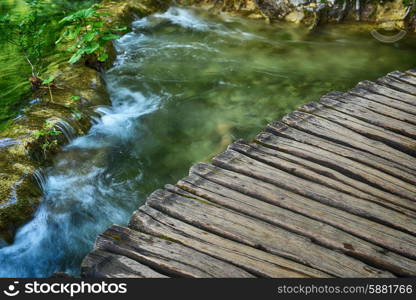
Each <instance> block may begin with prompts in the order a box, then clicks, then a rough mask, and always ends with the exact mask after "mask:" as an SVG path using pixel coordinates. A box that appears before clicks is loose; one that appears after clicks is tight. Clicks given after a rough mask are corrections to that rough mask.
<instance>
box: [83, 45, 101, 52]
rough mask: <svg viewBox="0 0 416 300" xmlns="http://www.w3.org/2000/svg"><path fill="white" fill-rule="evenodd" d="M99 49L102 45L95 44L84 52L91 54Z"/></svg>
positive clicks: (87, 47) (85, 48)
mask: <svg viewBox="0 0 416 300" xmlns="http://www.w3.org/2000/svg"><path fill="white" fill-rule="evenodd" d="M98 48H100V44H98V43H93V44H91V45H88V46H86V47H84V48H83V50H84V52H85V53H87V54H91V53H93V52H94V51H96V50H97V49H98Z"/></svg>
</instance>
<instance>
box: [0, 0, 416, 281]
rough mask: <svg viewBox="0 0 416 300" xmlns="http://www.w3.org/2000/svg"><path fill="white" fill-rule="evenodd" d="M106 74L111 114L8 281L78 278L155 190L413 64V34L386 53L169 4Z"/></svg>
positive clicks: (20, 247)
mask: <svg viewBox="0 0 416 300" xmlns="http://www.w3.org/2000/svg"><path fill="white" fill-rule="evenodd" d="M133 28H134V30H133V32H131V33H129V34H126V35H125V36H123V37H122V38H120V39H119V40H118V41H117V42H116V47H117V51H118V57H117V60H116V62H115V64H114V67H113V68H112V69H110V70H109V71H108V72H107V73H106V74H105V80H106V82H107V86H108V92H109V93H110V96H111V99H112V107H99V108H97V112H98V113H99V114H100V115H101V118H99V119H97V120H96V123H95V125H94V126H93V127H92V129H91V130H90V132H89V134H88V135H86V136H84V137H79V138H77V139H75V140H74V141H72V142H71V143H70V144H69V145H68V146H67V147H66V148H65V149H64V151H63V152H62V153H61V154H60V155H59V156H58V157H57V158H56V160H55V163H54V165H53V167H51V168H50V169H48V170H46V179H45V182H44V200H43V202H42V205H41V206H40V207H39V209H38V211H37V213H36V215H35V217H34V219H33V220H32V221H31V222H29V223H28V224H26V225H25V226H23V227H22V228H21V229H20V230H19V231H18V233H17V235H16V240H15V242H14V244H13V245H11V246H8V247H4V248H2V249H0V276H3V277H6V276H7V277H13V276H40V277H42V276H49V275H50V274H52V273H53V272H56V271H66V272H69V273H71V274H74V275H78V274H79V266H80V262H81V260H82V257H83V256H84V255H85V254H86V253H87V252H88V251H89V250H90V249H91V247H92V245H93V242H94V240H95V237H96V236H97V234H99V233H100V232H102V231H104V230H105V229H106V227H108V226H109V225H111V224H112V223H117V224H125V223H126V222H128V220H129V216H130V214H131V213H132V211H133V210H134V209H136V208H137V207H138V206H139V205H140V204H142V203H143V202H144V199H145V197H146V195H147V194H148V193H150V192H151V191H153V190H154V189H157V188H160V187H162V186H163V185H164V184H166V183H173V182H175V181H176V180H178V179H179V178H180V177H182V176H184V175H186V173H187V170H188V168H189V167H190V165H191V164H192V163H195V162H197V161H201V160H205V161H206V160H208V159H209V158H210V157H212V156H213V155H214V154H216V153H218V152H220V151H222V150H224V149H225V147H226V145H227V144H229V143H230V142H232V141H233V140H235V139H237V138H251V137H253V136H254V134H256V133H257V132H258V131H259V130H261V129H262V128H263V127H264V126H265V125H266V123H267V122H270V121H272V120H274V119H277V118H279V117H281V116H282V115H283V114H285V113H288V112H289V111H291V110H293V109H294V108H296V107H297V106H298V105H300V104H302V103H305V102H308V101H311V100H317V99H319V97H320V96H321V95H323V94H324V93H326V92H329V91H331V90H345V89H348V88H351V87H352V86H354V85H355V84H356V83H357V81H359V80H364V79H375V78H377V77H379V76H382V75H384V73H386V72H388V71H391V70H393V69H400V70H405V69H407V68H411V67H413V66H414V65H415V62H416V58H415V57H414V45H415V39H414V37H410V36H408V37H407V40H406V41H403V42H400V43H398V44H395V45H384V44H380V43H379V42H378V41H376V40H374V39H372V38H371V37H370V35H369V33H360V34H358V33H353V31H350V30H349V27H341V26H334V27H331V28H327V29H323V30H320V31H319V32H315V33H314V35H313V36H311V35H309V34H308V33H307V32H306V31H305V30H304V29H301V28H294V27H291V26H289V25H282V24H276V25H273V26H270V25H265V24H264V23H262V22H261V21H254V20H242V19H239V18H235V17H233V18H231V17H224V16H222V17H221V16H209V15H207V13H206V12H205V11H203V10H195V9H178V8H171V9H170V10H169V11H167V12H166V13H163V14H155V15H152V16H149V17H147V18H144V19H141V20H137V21H136V22H134V23H133Z"/></svg>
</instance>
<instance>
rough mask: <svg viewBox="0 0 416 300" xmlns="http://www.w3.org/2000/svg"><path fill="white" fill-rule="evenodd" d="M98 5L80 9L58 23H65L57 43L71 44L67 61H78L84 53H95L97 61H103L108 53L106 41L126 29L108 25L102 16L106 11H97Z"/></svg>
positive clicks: (114, 37) (116, 37) (113, 38)
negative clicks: (69, 56)
mask: <svg viewBox="0 0 416 300" xmlns="http://www.w3.org/2000/svg"><path fill="white" fill-rule="evenodd" d="M97 8H98V6H97V5H93V6H91V7H89V8H86V9H81V10H79V11H77V12H75V13H73V14H71V15H69V16H67V17H65V18H63V19H62V20H61V21H59V23H63V24H66V29H65V30H64V32H63V34H62V35H61V37H60V38H59V39H58V40H57V41H56V44H59V43H61V42H63V41H66V42H69V43H71V44H72V45H71V46H70V47H69V48H67V50H68V51H70V52H72V53H73V54H72V56H71V58H70V59H69V63H71V64H74V63H76V62H78V61H79V60H80V59H81V58H82V57H83V56H84V55H91V54H94V55H96V57H97V59H98V61H100V62H104V61H106V60H107V59H108V57H109V55H108V53H107V50H106V45H107V43H108V41H111V40H115V39H118V38H119V37H120V36H119V35H118V34H117V33H118V32H121V31H125V30H127V28H126V27H108V26H106V24H105V22H104V20H103V17H104V16H106V15H107V14H106V13H101V12H98V11H97Z"/></svg>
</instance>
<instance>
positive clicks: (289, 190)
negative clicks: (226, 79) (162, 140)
mask: <svg viewBox="0 0 416 300" xmlns="http://www.w3.org/2000/svg"><path fill="white" fill-rule="evenodd" d="M415 138H416V70H410V71H407V72H405V73H401V72H398V71H395V72H392V73H389V74H388V75H387V76H385V77H382V78H380V79H379V80H377V81H375V82H370V81H365V82H360V83H359V84H358V85H357V86H356V87H355V88H353V89H352V90H350V91H348V92H345V93H341V92H333V93H329V94H327V95H325V96H323V97H322V99H321V100H320V102H313V103H309V104H306V105H303V106H302V107H300V108H299V109H298V110H297V111H295V112H293V113H291V114H289V115H287V116H285V117H284V118H283V119H282V120H281V121H278V122H275V123H273V124H269V125H268V126H267V128H266V129H265V130H264V131H263V132H261V133H260V134H259V135H258V136H257V137H256V138H255V139H254V140H253V141H252V142H247V141H244V140H239V141H236V142H234V143H233V144H231V145H230V146H229V147H228V149H227V151H225V152H223V153H221V154H219V155H217V156H216V157H214V158H213V160H212V164H206V163H198V164H196V165H194V166H193V167H192V168H191V169H190V172H189V176H188V177H185V178H183V179H181V180H179V181H178V182H177V183H176V185H167V186H165V188H164V189H160V190H157V191H155V192H154V193H152V194H151V195H150V196H149V197H148V199H147V202H146V204H145V205H143V206H141V207H140V208H139V209H138V210H137V211H136V212H135V213H134V214H133V216H132V217H131V220H130V223H129V225H128V226H127V227H122V226H117V225H113V226H112V227H110V228H109V229H108V230H107V231H105V232H104V233H102V234H101V235H99V236H98V238H97V240H96V243H95V247H94V250H93V251H92V252H91V253H89V254H88V255H87V256H86V257H85V259H84V261H83V264H82V276H84V277H397V276H415V275H416V218H415V217H416V158H415V156H416V139H415Z"/></svg>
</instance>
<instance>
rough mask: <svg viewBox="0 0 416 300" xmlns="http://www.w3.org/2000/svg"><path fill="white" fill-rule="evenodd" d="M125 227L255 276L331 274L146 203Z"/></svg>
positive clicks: (317, 275) (322, 275)
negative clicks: (170, 239)
mask: <svg viewBox="0 0 416 300" xmlns="http://www.w3.org/2000/svg"><path fill="white" fill-rule="evenodd" d="M129 226H130V227H131V228H133V229H136V230H139V231H142V232H146V233H148V234H152V235H155V236H168V237H170V238H172V239H174V240H176V241H178V242H180V243H182V244H183V245H186V246H187V247H190V248H193V249H196V250H197V251H199V252H202V253H206V254H208V255H210V256H213V257H216V258H218V259H221V260H224V261H226V262H230V263H232V264H234V265H236V266H238V267H240V268H242V269H244V270H247V271H248V272H250V273H252V274H254V275H256V276H259V277H272V278H279V277H296V278H297V277H312V278H319V277H331V276H330V275H329V274H327V273H324V272H321V271H318V270H315V269H313V268H309V267H307V266H305V265H302V264H299V263H296V262H294V261H291V260H289V259H286V258H282V257H279V256H276V255H272V254H270V253H267V252H265V251H263V250H260V249H256V248H254V247H250V246H247V245H245V244H242V243H238V242H235V241H232V240H230V239H227V238H224V237H221V236H218V235H216V234H213V233H210V232H208V231H206V230H203V229H201V228H198V227H196V226H193V225H190V224H188V223H185V222H183V221H180V220H178V219H176V218H173V217H170V216H168V215H166V214H164V213H161V212H160V211H158V210H155V209H153V208H151V207H149V206H148V205H144V206H142V207H140V208H139V210H138V211H136V212H135V213H134V214H133V216H132V218H131V220H130V224H129Z"/></svg>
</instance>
